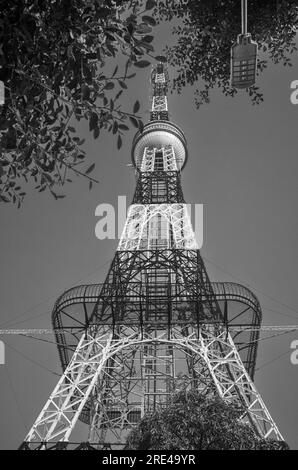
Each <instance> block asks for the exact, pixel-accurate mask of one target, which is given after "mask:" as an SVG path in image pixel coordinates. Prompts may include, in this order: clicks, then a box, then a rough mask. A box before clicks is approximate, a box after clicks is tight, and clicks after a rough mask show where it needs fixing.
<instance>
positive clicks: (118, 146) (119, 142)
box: [117, 134, 122, 150]
mask: <svg viewBox="0 0 298 470" xmlns="http://www.w3.org/2000/svg"><path fill="white" fill-rule="evenodd" d="M121 147H122V139H121V135H120V134H119V135H118V139H117V149H118V150H119V149H120V148H121Z"/></svg>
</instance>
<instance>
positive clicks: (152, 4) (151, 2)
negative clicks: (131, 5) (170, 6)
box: [146, 0, 155, 10]
mask: <svg viewBox="0 0 298 470" xmlns="http://www.w3.org/2000/svg"><path fill="white" fill-rule="evenodd" d="M154 7H155V0H147V2H146V10H152V8H154Z"/></svg>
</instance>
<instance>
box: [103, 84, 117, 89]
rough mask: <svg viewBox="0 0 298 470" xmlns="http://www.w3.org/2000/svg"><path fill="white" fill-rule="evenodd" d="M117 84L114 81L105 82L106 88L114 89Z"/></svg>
mask: <svg viewBox="0 0 298 470" xmlns="http://www.w3.org/2000/svg"><path fill="white" fill-rule="evenodd" d="M114 86H115V84H114V83H113V82H108V83H106V84H105V86H104V89H105V90H112V89H113V88H114Z"/></svg>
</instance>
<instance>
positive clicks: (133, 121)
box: [129, 116, 139, 129]
mask: <svg viewBox="0 0 298 470" xmlns="http://www.w3.org/2000/svg"><path fill="white" fill-rule="evenodd" d="M129 120H130V122H131V123H132V124H133V125H134V126H135V127H136V128H137V129H138V128H139V122H138V120H137V119H136V118H135V117H133V116H129Z"/></svg>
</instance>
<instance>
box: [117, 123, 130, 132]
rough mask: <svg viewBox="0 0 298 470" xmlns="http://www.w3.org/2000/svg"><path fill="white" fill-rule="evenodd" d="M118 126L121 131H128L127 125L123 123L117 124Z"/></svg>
mask: <svg viewBox="0 0 298 470" xmlns="http://www.w3.org/2000/svg"><path fill="white" fill-rule="evenodd" d="M118 127H119V129H121V130H122V131H129V127H128V126H126V125H125V124H119V125H118Z"/></svg>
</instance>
